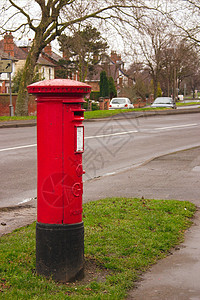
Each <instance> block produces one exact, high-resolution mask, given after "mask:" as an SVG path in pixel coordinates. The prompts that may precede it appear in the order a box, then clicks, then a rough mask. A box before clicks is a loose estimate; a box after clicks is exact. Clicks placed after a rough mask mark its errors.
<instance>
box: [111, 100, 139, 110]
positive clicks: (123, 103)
mask: <svg viewBox="0 0 200 300" xmlns="http://www.w3.org/2000/svg"><path fill="white" fill-rule="evenodd" d="M128 108H134V106H133V104H132V103H131V101H130V100H129V99H128V98H123V97H122V98H113V99H112V100H111V101H110V105H109V110H110V109H128Z"/></svg>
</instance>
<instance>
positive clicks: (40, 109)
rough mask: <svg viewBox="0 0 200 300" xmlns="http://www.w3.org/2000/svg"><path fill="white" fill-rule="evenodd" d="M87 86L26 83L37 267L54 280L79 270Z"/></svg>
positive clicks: (59, 81)
mask: <svg viewBox="0 0 200 300" xmlns="http://www.w3.org/2000/svg"><path fill="white" fill-rule="evenodd" d="M90 91H91V87H90V86H88V85H86V84H84V83H81V82H78V81H73V80H68V79H54V80H45V81H40V82H36V83H34V84H31V85H29V86H28V92H29V93H31V94H36V97H37V98H36V101H37V152H38V198H37V225H36V269H37V272H38V273H39V274H43V275H45V276H47V277H49V276H52V277H53V278H54V279H55V280H58V281H69V280H72V279H74V278H77V277H78V275H80V274H82V273H83V263H84V227H83V222H82V190H83V184H82V174H83V167H82V153H83V151H84V127H83V125H82V121H83V120H84V110H83V109H82V107H81V104H82V103H83V102H84V99H83V97H84V96H85V95H86V94H88V93H90Z"/></svg>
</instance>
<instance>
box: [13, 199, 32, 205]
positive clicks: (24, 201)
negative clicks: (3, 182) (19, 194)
mask: <svg viewBox="0 0 200 300" xmlns="http://www.w3.org/2000/svg"><path fill="white" fill-rule="evenodd" d="M32 199H33V198H28V199H25V200H23V201H21V202H19V203H17V205H20V204H24V203H27V202H29V201H31V200H32Z"/></svg>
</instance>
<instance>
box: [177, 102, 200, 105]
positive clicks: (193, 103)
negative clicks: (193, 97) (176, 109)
mask: <svg viewBox="0 0 200 300" xmlns="http://www.w3.org/2000/svg"><path fill="white" fill-rule="evenodd" d="M187 105H200V102H177V103H176V106H187Z"/></svg>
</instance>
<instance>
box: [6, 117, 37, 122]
mask: <svg viewBox="0 0 200 300" xmlns="http://www.w3.org/2000/svg"><path fill="white" fill-rule="evenodd" d="M35 119H37V117H36V116H22V117H17V116H14V117H9V116H3V117H0V122H6V121H18V120H35Z"/></svg>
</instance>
